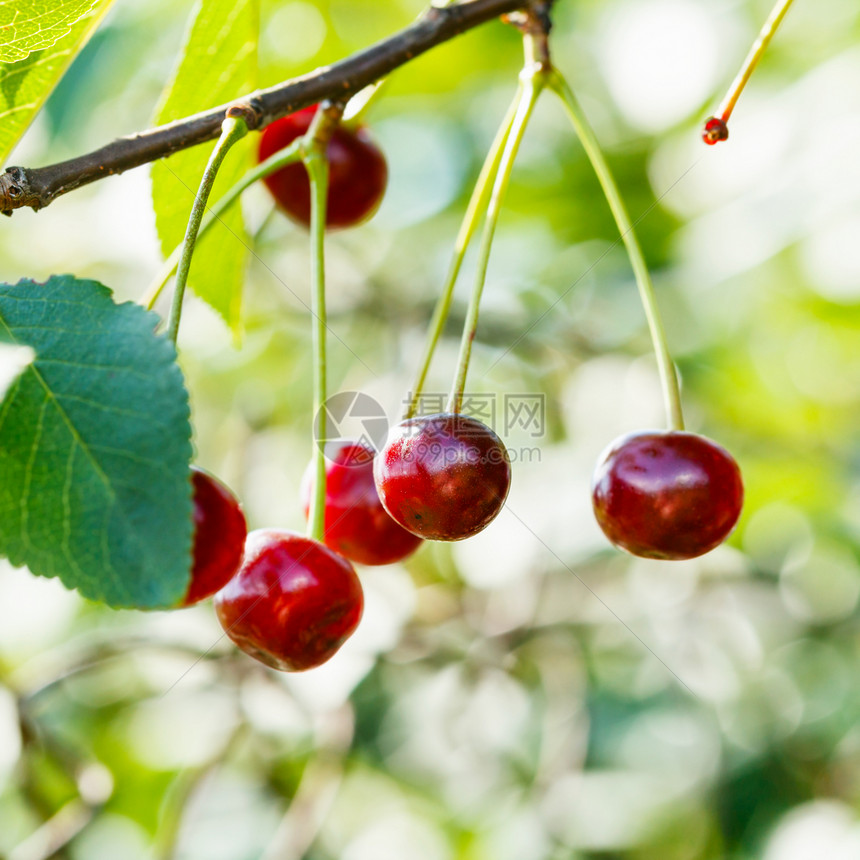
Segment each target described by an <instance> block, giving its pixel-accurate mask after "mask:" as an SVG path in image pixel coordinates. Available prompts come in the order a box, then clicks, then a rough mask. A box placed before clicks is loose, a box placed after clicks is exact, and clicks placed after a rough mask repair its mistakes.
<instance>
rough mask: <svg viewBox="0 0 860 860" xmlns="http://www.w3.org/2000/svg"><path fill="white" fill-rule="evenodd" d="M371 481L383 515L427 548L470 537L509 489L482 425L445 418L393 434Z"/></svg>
mask: <svg viewBox="0 0 860 860" xmlns="http://www.w3.org/2000/svg"><path fill="white" fill-rule="evenodd" d="M373 474H374V478H375V480H376V489H377V491H378V493H379V498H380V499H381V500H382V504H383V505H384V506H385V510H387V511H388V513H389V514H391V516H392V517H393V518H394V519H395V520H396V521H397V522H398V523H400V525H402V526H403V528H405V529H407V530H408V531H410V532H412V533H413V534H416V535H419V536H420V537H422V538H426V539H428V540H461V539H462V538H467V537H471V536H472V535H474V534H477V533H478V532H479V531H481V529H483V528H484V527H485V526H487V525H489V523H490V522H491V521H492V520H493V519H494V518H495V516H496V514H498V513H499V511H500V510H501V509H502V506H503V505H504V503H505V498H506V497H507V495H508V490H509V489H510V485H511V465H510V460H509V458H508V452H507V451H506V450H505V446H504V444H503V443H502V440H501V439H499V437H498V436H497V435H496V434H495V433H494V432H493V431H492V430H491V429H490V428H489V427H487V426H486V424H482V423H481V422H480V421H477V420H476V419H474V418H468V417H467V416H465V415H454V414H451V413H440V414H437V415H426V416H424V417H421V418H410V419H408V420H406V421H403V422H402V423H400V424H398V425H397V426H396V427H392V428H391V430H390V431H389V433H388V439H387V441H386V443H385V447H384V448H383V449H382V450H381V451H380V452H379V454H378V455H377V457H376V460H375V462H374V467H373Z"/></svg>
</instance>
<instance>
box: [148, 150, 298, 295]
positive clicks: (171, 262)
mask: <svg viewBox="0 0 860 860" xmlns="http://www.w3.org/2000/svg"><path fill="white" fill-rule="evenodd" d="M301 144H302V141H301V139H300V138H297V139H296V140H294V141H293V142H292V143H291V144H290V145H289V146H287V147H285V148H284V149H282V150H280V151H279V152H276V153H274V154H273V155H271V156H269V158H267V159H266V160H265V161H262V162H260V164H258V165H257V166H256V167H255V168H254V169H253V170H249V171H248V172H247V173H246V174H245V175H244V176H243V177H242V178H241V179H240V180H239V181H238V182H237V183H236V184H235V185H234V186H233V187H232V188H231V189H230V190H229V191H227V193H226V194H224V196H223V197H221V198H219V199H218V202H217V203H215V204H214V205H213V206H212V207H211V208H208V211H207V212H206V215H205V217H204V218H203V221H202V223H201V224H200V229H199V231H198V233H197V239H198V240H199V239H201V238H202V237H203V236H205V235H206V233H207V232H208V231H209V228H210V227H211V226H212V225H213V224H214V223H215V222H216V221H220V220H221V216H222V215H223V214H224V213H225V212H226V211H227V210H228V209H229V208H230V207H231V206H232V205H233V204H234V203H235V202H236V201H237V200H238V199H239V197H240V196H241V195H242V193H243V192H244V191H245V189H247V188H249V187H250V186H251V185H253V184H254V183H255V182H257V181H258V180H260V179H264V178H265V177H266V176H268V175H269V174H270V173H274V172H275V171H276V170H280V169H281V168H282V167H285V166H286V165H287V164H293V163H295V162H296V161H299V160H300V159H301V157H302V154H301ZM182 247H183V246H182V245H177V246H176V247H175V248H174V249H173V252H172V253H171V255H170V256H169V257H168V258H167V259H166V260H165V261H164V265H163V266H162V267H161V270H160V271H159V272H158V274H157V275H156V276H155V278H153V280H152V282H151V283H150V285H149V286H148V287H147V289H146V292H145V293H144V296H143V298H142V299H141V304H143V305H145V306H146V308H147V309H148V310H152V308H153V306H154V305H155V303H156V302H157V301H158V297H159V296H160V295H161V292H162V290H163V289H164V287H165V286H166V285H167V282H168V281H169V280H170V276H171V275H172V274H173V272H174V270H175V269H176V266H177V265H178V264H179V260H180V258H181V256H182Z"/></svg>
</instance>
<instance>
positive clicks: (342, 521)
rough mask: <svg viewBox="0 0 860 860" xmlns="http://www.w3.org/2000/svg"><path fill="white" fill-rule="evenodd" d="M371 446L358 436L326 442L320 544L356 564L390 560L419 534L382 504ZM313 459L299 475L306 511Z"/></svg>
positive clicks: (408, 549) (413, 545)
mask: <svg viewBox="0 0 860 860" xmlns="http://www.w3.org/2000/svg"><path fill="white" fill-rule="evenodd" d="M374 454H375V451H374V450H373V448H372V447H370V446H369V445H367V444H365V443H363V442H340V443H335V444H332V445H330V446H326V484H325V538H324V541H325V544H326V546H328V547H329V548H330V549H333V550H334V551H335V552H338V553H340V554H341V555H342V556H344V557H346V558H348V559H349V560H350V561H354V562H358V563H359V564H367V565H377V564H391V563H392V562H395V561H401V560H402V559H404V558H406V557H407V556H408V555H411V554H412V553H413V552H415V550H416V549H418V547H419V546H420V545H421V538H420V537H418V536H417V535H414V534H412V533H411V532H408V531H406V529H404V528H403V527H402V526H400V525H399V524H398V523H396V522H395V521H394V520H393V519H392V518H391V517H390V516H389V515H388V512H387V511H386V510H385V508H384V507H382V502H381V501H380V500H379V493H377V492H376V484H375V483H374V480H373V457H374ZM313 486H314V464H313V462H311V463H309V464H308V467H307V469H306V470H305V474H304V477H303V478H302V486H301V499H302V505H303V507H304V511H305V516H306V517H307V516H308V511H309V508H310V502H311V496H312V493H313Z"/></svg>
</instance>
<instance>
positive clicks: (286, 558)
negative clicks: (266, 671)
mask: <svg viewBox="0 0 860 860" xmlns="http://www.w3.org/2000/svg"><path fill="white" fill-rule="evenodd" d="M363 608H364V595H363V593H362V590H361V583H360V582H359V581H358V577H357V576H356V573H355V570H354V569H353V567H352V565H351V564H350V563H349V562H348V561H347V560H346V559H345V558H341V557H340V556H339V555H337V554H336V553H334V552H332V551H331V550H330V549H329V548H328V547H326V546H324V545H323V544H321V543H319V541H315V540H312V539H311V538H309V537H305V536H304V535H300V534H297V533H296V532H291V531H286V530H285V529H258V530H257V531H253V532H251V534H249V535H248V540H247V541H246V542H245V561H244V562H243V564H242V567H241V569H240V570H239V572H238V573H237V574H236V576H234V577H233V579H231V580H230V581H229V582H228V583H227V585H226V586H225V587H224V588H223V589H221V591H219V592H218V594H216V595H215V612H216V614H217V615H218V620H219V621H220V622H221V626H222V627H223V628H224V631H225V632H226V633H227V635H228V636H229V637H230V638H231V639H232V640H233V641H234V642H235V643H236V645H238V646H239V647H240V648H241V649H242V650H243V651H245V652H246V653H247V654H250V655H251V656H252V657H254V658H256V659H257V660H259V661H260V662H261V663H265V664H266V665H267V666H271V667H272V668H273V669H281V670H282V671H285V672H301V671H303V670H305V669H312V668H314V667H315V666H319V665H321V664H322V663H325V662H326V660H328V659H329V658H331V657H332V656H333V655H334V653H335V652H336V651H337V650H338V648H340V646H341V645H343V643H344V642H345V641H346V640H347V639H348V638H349V637H350V636H351V635H352V633H353V632H354V631H355V628H356V627H357V626H358V622H359V621H360V620H361V613H362V609H363Z"/></svg>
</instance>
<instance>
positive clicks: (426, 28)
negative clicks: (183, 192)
mask: <svg viewBox="0 0 860 860" xmlns="http://www.w3.org/2000/svg"><path fill="white" fill-rule="evenodd" d="M551 2H552V0H464V2H460V3H454V4H451V5H446V6H431V7H430V8H429V9H427V10H426V11H425V12H424V14H423V15H421V17H420V18H419V19H418V20H417V21H415V23H413V24H412V25H410V26H409V27H406V28H405V29H403V30H401V31H399V32H398V33H395V34H394V35H393V36H391V37H389V38H387V39H384V40H383V41H381V42H377V43H376V44H375V45H371V46H370V47H369V48H366V49H365V50H363V51H360V52H358V53H356V54H353V55H352V56H350V57H347V58H346V59H344V60H341V61H340V62H337V63H334V64H333V65H331V66H323V67H321V68H318V69H315V70H314V71H312V72H310V73H308V74H306V75H302V76H301V77H298V78H293V79H291V80H289V81H285V82H283V83H281V84H278V85H277V86H274V87H270V88H268V89H264V90H257V91H256V92H254V93H250V94H249V95H247V96H245V97H243V98H241V99H238V100H237V101H236V102H233V103H231V104H227V105H220V106H218V107H215V108H212V109H210V110H207V111H204V112H203V113H199V114H195V115H194V116H190V117H186V118H185V119H181V120H177V121H175V122H172V123H169V124H168V125H162V126H158V127H157V128H152V129H149V130H147V131H142V132H140V133H138V134H134V135H130V136H128V137H121V138H118V139H117V140H114V141H112V142H111V143H108V144H107V145H105V146H102V147H100V148H99V149H96V150H94V151H93V152H89V153H87V154H85V155H81V156H78V157H76V158H72V159H69V160H68V161H61V162H59V163H57V164H51V165H48V166H46V167H37V168H26V167H9V168H7V170H6V172H5V173H4V174H2V175H0V211H2V212H3V213H4V214H7V215H11V214H12V210H13V209H20V208H22V207H24V206H29V207H31V208H32V209H42V208H44V207H45V206H47V205H49V204H50V203H51V202H53V201H54V200H55V199H56V198H57V197H59V196H60V195H61V194H65V193H66V192H68V191H73V190H74V189H75V188H80V187H81V186H82V185H87V184H89V183H90V182H95V181H96V180H98V179H102V178H103V177H105V176H112V175H114V174H117V173H122V172H124V171H126V170H130V169H131V168H133V167H139V166H140V165H142V164H147V163H148V162H151V161H155V160H157V159H159V158H165V157H166V156H168V155H171V154H172V153H174V152H178V151H180V150H182V149H187V148H188V147H191V146H196V145H197V144H200V143H205V142H206V141H208V140H214V139H215V138H217V137H218V135H219V134H220V132H221V123H222V121H223V120H224V116H225V114H226V111H227V110H228V109H229V108H231V107H237V106H238V107H240V108H241V110H242V112H243V116H244V117H245V119H246V122H247V123H248V126H249V128H252V129H253V128H256V129H260V128H263V127H264V126H266V125H268V124H269V123H270V122H272V121H273V120H275V119H279V118H280V117H282V116H286V115H287V114H289V113H292V112H293V111H296V110H299V109H301V108H303V107H306V106H308V105H311V104H315V103H316V102H319V101H322V100H323V99H332V100H335V101H345V100H346V99H348V98H349V97H350V96H352V95H354V94H355V93H357V92H358V91H359V90H361V89H363V88H364V87H366V86H368V85H369V84H372V83H373V82H374V81H377V80H379V79H380V78H382V77H384V76H385V75H387V74H389V73H390V72H392V71H393V70H394V69H396V68H398V67H399V66H402V65H404V64H405V63H407V62H409V60H411V59H413V58H414V57H417V56H419V55H420V54H423V53H424V52H425V51H428V50H430V49H431V48H433V47H435V46H436V45H439V44H441V43H443V42H447V41H449V40H450V39H453V38H454V37H455V36H458V35H460V34H461V33H464V32H466V31H467V30H471V29H472V28H474V27H477V26H479V25H481V24H484V23H486V22H487V21H490V20H493V19H494V18H498V17H499V16H501V15H505V14H509V13H512V12H516V11H518V10H522V9H527V8H539V9H541V10H543V14H545V10H546V8H548V7H549V5H550V3H551Z"/></svg>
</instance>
